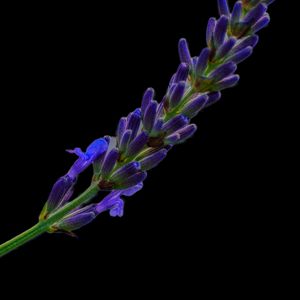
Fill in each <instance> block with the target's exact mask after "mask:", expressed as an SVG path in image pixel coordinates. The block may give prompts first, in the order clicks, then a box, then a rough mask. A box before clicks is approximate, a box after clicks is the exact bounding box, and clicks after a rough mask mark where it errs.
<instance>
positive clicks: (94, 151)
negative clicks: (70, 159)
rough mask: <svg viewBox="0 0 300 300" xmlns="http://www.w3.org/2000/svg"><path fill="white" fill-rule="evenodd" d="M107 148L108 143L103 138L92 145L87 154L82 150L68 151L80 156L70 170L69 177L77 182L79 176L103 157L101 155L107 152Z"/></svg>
mask: <svg viewBox="0 0 300 300" xmlns="http://www.w3.org/2000/svg"><path fill="white" fill-rule="evenodd" d="M107 148H108V144H107V141H106V140H105V139H104V138H101V139H97V140H95V141H94V142H93V143H91V144H90V145H89V146H88V148H87V149H86V151H85V152H83V151H82V150H81V149H80V148H75V149H74V150H67V152H69V153H73V154H76V155H77V156H78V159H77V160H76V161H75V163H74V164H73V166H72V167H71V168H70V170H69V172H68V174H67V175H68V176H69V177H70V178H72V179H74V180H75V179H76V178H77V177H78V175H79V174H80V173H81V172H83V171H84V170H85V169H87V168H88V167H89V166H90V165H91V164H92V163H93V162H94V161H95V160H97V159H98V158H99V156H101V154H103V153H104V152H105V151H106V150H107Z"/></svg>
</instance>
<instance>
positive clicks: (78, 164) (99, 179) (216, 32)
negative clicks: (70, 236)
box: [40, 0, 274, 233]
mask: <svg viewBox="0 0 300 300" xmlns="http://www.w3.org/2000/svg"><path fill="white" fill-rule="evenodd" d="M272 2H274V0H261V1H260V0H242V1H237V2H236V3H235V4H234V6H233V9H232V10H231V11H230V9H229V6H228V3H227V1H226V0H218V8H219V14H220V17H219V18H218V19H216V18H210V19H209V21H208V25H207V32H206V42H207V47H206V48H204V49H203V50H202V51H201V52H200V54H199V56H196V57H192V56H191V54H190V51H189V47H188V44H187V41H186V40H185V39H181V40H180V41H179V57H180V61H181V63H180V65H179V67H178V69H177V71H176V73H175V74H174V75H173V77H172V78H171V80H170V83H169V86H168V88H167V91H166V94H165V96H164V97H163V99H162V101H160V102H158V101H156V100H155V93H154V90H153V89H152V88H149V89H147V90H146V91H145V93H144V96H143V99H142V103H141V107H140V108H137V109H136V110H134V111H133V112H131V113H130V114H129V115H128V116H127V117H123V118H121V119H120V121H119V124H118V127H117V130H116V136H115V137H110V136H106V137H104V138H100V139H97V140H95V141H94V142H93V143H91V144H90V146H89V147H88V148H87V149H86V151H85V152H84V151H82V150H81V149H80V148H75V149H74V150H68V152H70V153H72V154H75V155H77V157H78V158H77V160H76V161H75V163H74V164H73V166H72V167H71V168H70V170H69V171H68V172H67V174H65V175H64V176H62V177H61V178H59V179H58V180H57V182H56V183H55V184H54V186H53V188H52V191H51V193H50V195H49V198H48V200H47V202H46V204H45V206H44V208H43V210H42V212H41V215H40V221H43V220H47V219H48V218H50V217H51V215H53V214H55V213H56V212H57V211H59V210H60V209H61V208H63V207H64V206H65V205H66V204H67V203H69V202H70V201H72V200H71V199H72V194H73V189H74V186H75V184H76V181H77V179H78V176H79V175H80V174H81V173H82V172H83V171H84V170H86V169H87V168H88V167H90V166H93V169H94V174H93V178H92V185H93V186H97V189H98V191H108V192H109V193H108V195H107V196H105V197H104V199H102V200H101V201H100V202H98V203H93V204H88V203H87V204H86V205H85V206H84V205H79V206H78V207H76V208H75V209H73V210H71V211H70V212H68V213H67V214H65V215H64V216H62V218H61V219H59V220H58V221H56V222H55V223H54V224H52V225H51V227H50V228H49V230H48V231H49V232H67V233H71V232H72V231H74V230H76V229H78V228H80V227H82V226H84V225H86V224H88V223H90V222H91V221H92V220H94V219H95V218H96V217H97V215H99V214H100V213H102V212H104V211H109V213H110V215H111V216H113V217H115V216H119V217H121V216H123V212H124V201H123V199H122V197H123V196H126V197H129V196H132V195H133V194H135V193H136V192H138V191H139V190H140V189H141V188H142V187H143V181H144V180H145V179H146V177H147V172H148V171H149V170H151V169H152V168H154V167H156V166H157V165H158V164H159V163H160V162H161V161H162V160H164V158H165V157H166V156H167V153H168V151H170V150H171V149H172V148H173V147H174V146H175V145H177V144H181V143H183V142H185V141H186V140H187V139H189V138H190V137H192V136H193V134H194V133H195V131H196V130H197V126H196V125H195V124H193V123H192V119H193V118H194V117H195V116H197V115H198V113H199V112H200V111H201V110H203V109H204V108H205V107H208V106H209V105H211V104H213V103H215V102H217V101H218V100H219V99H220V98H221V91H222V90H224V89H227V88H230V87H233V86H235V85H236V84H237V82H238V81H239V76H238V75H237V74H235V72H236V70H237V65H238V64H239V63H241V62H242V61H244V60H245V59H246V58H248V57H249V56H250V55H251V54H252V51H253V48H254V47H255V46H256V44H257V43H258V39H259V38H258V36H257V32H258V31H259V30H261V29H262V28H264V27H265V26H267V25H268V23H269V21H270V18H269V15H268V13H267V8H268V5H269V4H271V3H272ZM96 195H97V197H98V193H96Z"/></svg>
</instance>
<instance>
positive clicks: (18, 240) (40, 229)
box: [0, 185, 99, 257]
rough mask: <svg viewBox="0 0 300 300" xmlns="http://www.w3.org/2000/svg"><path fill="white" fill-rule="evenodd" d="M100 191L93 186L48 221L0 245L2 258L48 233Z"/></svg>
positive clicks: (41, 222)
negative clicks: (53, 226)
mask: <svg viewBox="0 0 300 300" xmlns="http://www.w3.org/2000/svg"><path fill="white" fill-rule="evenodd" d="M98 191H99V188H98V187H97V185H91V186H90V187H89V188H88V189H86V190H85V191H84V192H83V193H82V194H81V195H79V196H78V197H77V198H75V199H74V200H73V201H71V202H69V203H68V204H66V205H65V206H63V207H62V208H61V209H59V210H58V211H57V212H55V213H53V214H52V215H51V216H50V217H49V218H48V219H46V220H42V221H40V222H39V223H37V224H36V225H34V226H33V227H31V228H29V229H28V230H26V231H24V232H22V233H21V234H19V235H17V236H16V237H14V238H12V239H11V240H9V241H7V242H5V243H3V244H2V245H0V257H2V256H4V255H5V254H7V253H9V252H11V251H13V250H15V249H17V248H18V247H20V246H22V245H24V244H26V243H27V242H29V241H30V240H32V239H34V238H36V237H38V236H39V235H41V234H43V233H45V232H47V231H48V230H49V229H50V227H51V226H52V225H53V224H55V223H56V222H57V221H59V220H60V219H62V218H63V217H64V216H65V215H67V214H68V213H69V212H70V211H72V210H73V209H75V208H76V207H78V206H80V205H82V204H84V203H87V202H88V201H90V200H91V199H92V198H93V197H94V196H96V195H97V193H98Z"/></svg>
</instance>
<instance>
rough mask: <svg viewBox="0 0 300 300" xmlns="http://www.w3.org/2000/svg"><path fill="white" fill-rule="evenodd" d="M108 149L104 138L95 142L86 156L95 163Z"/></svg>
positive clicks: (87, 150) (88, 149) (88, 148)
mask: <svg viewBox="0 0 300 300" xmlns="http://www.w3.org/2000/svg"><path fill="white" fill-rule="evenodd" d="M107 148H108V144H107V141H106V140H105V139H104V138H101V139H97V140H95V141H93V142H92V143H91V144H90V145H89V146H88V147H87V149H86V152H85V154H86V156H87V157H88V158H89V159H90V160H92V161H94V160H95V159H97V158H98V157H99V156H100V155H101V154H102V153H104V152H105V151H106V150H107Z"/></svg>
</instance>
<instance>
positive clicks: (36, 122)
mask: <svg viewBox="0 0 300 300" xmlns="http://www.w3.org/2000/svg"><path fill="white" fill-rule="evenodd" d="M285 3H287V2H285ZM282 4H283V1H277V3H275V4H273V5H272V7H271V8H270V14H271V16H272V22H271V25H270V26H269V27H268V28H267V29H265V30H263V31H262V32H261V33H260V37H261V40H260V43H259V45H258V46H257V48H256V49H255V53H254V55H253V56H252V57H251V58H250V59H248V60H247V61H246V62H244V63H243V64H241V65H240V67H239V71H238V73H239V74H240V75H241V81H240V83H239V85H238V86H237V87H235V88H234V89H230V90H226V91H225V92H224V93H223V97H222V100H221V101H220V102H219V103H218V104H216V105H214V106H212V107H210V108H208V109H206V110H205V111H203V112H202V113H201V114H200V115H199V116H198V117H197V118H196V120H195V122H196V123H197V124H198V127H199V130H198V132H197V133H196V135H195V137H194V138H193V139H191V140H189V141H188V142H187V143H186V144H184V145H181V146H178V147H176V148H175V149H174V150H173V151H171V152H170V153H169V155H168V158H167V159H166V160H165V161H164V162H163V163H162V164H161V165H160V166H159V167H158V168H157V169H155V170H152V171H151V172H150V173H149V176H148V179H147V180H146V182H145V186H144V189H143V190H142V191H141V192H139V193H138V194H136V195H135V196H134V197H132V198H129V199H128V200H127V201H126V206H125V215H124V217H123V218H111V217H109V216H108V214H107V213H104V214H103V215H101V216H99V217H98V218H97V220H96V221H95V222H94V223H92V224H90V225H89V226H87V227H85V228H83V229H81V230H79V231H78V232H77V234H78V236H79V238H78V239H74V238H70V237H67V236H63V235H59V234H57V235H49V234H45V235H43V236H41V237H40V238H38V239H36V240H35V241H32V242H30V243H29V244H27V245H25V246H23V247H22V248H21V249H19V250H17V251H15V252H12V253H11V254H9V255H7V256H6V257H4V258H2V259H1V263H0V264H1V265H5V266H9V269H10V270H11V271H13V273H14V276H15V275H16V274H20V273H22V272H25V273H26V272H27V271H29V270H30V271H32V272H33V273H34V274H37V276H38V274H43V276H46V278H47V274H49V273H51V274H55V275H53V278H52V279H51V280H53V281H54V282H55V283H56V284H60V285H62V286H63V285H64V284H66V282H67V281H68V280H69V279H71V280H72V282H73V284H75V285H76V284H77V283H78V282H79V278H81V277H84V278H91V276H90V275H89V274H90V273H89V272H91V271H92V270H98V271H97V273H98V275H97V278H96V280H95V282H99V286H100V285H101V286H102V288H103V291H106V290H108V291H109V290H111V288H110V286H113V288H112V289H113V291H117V290H118V289H122V288H121V287H120V284H121V283H122V282H123V281H126V280H128V282H129V284H128V286H129V288H130V287H132V288H133V289H135V286H139V287H141V286H144V287H145V291H147V292H151V291H156V290H157V289H158V287H160V286H162V287H164V289H165V290H168V289H169V288H170V289H173V290H174V286H175V285H176V286H177V289H178V290H179V289H180V288H182V289H185V288H186V289H188V290H190V291H195V292H196V291H197V289H198V287H199V284H200V282H202V284H204V285H209V286H210V285H212V286H213V285H214V282H215V281H216V280H218V278H219V277H221V278H222V277H227V276H228V274H229V273H235V274H236V275H238V274H242V273H243V272H247V270H249V271H250V270H252V271H253V270H254V269H255V268H256V267H257V265H256V264H257V261H258V260H259V261H263V262H264V263H263V264H260V265H259V268H260V270H261V271H262V272H264V270H265V268H266V269H267V268H268V269H269V268H272V266H271V265H272V264H271V260H272V251H271V250H270V248H269V247H268V244H270V243H271V242H272V243H273V238H274V236H276V235H277V234H279V232H280V215H278V208H279V207H280V202H279V201H278V200H276V199H274V197H273V196H272V195H271V193H272V194H273V193H274V192H275V194H276V193H279V192H280V186H279V185H277V184H276V183H275V181H273V180H272V178H275V177H276V172H277V170H278V167H279V164H280V161H279V159H278V157H277V158H276V155H275V154H274V151H276V150H277V148H276V147H277V143H279V142H278V141H277V138H276V139H275V134H276V136H281V135H282V134H283V133H282V132H281V130H283V129H281V125H280V123H281V122H282V118H283V117H282V116H281V117H280V116H279V113H278V112H279V111H280V110H281V107H282V102H283V99H284V97H285V93H286V89H285V88H284V83H283V80H284V78H283V77H282V76H281V74H282V73H283V72H285V71H286V70H285V68H286V66H285V65H284V64H283V63H282V61H279V62H278V58H279V57H280V56H281V57H282V56H283V55H286V54H284V51H286V53H287V52H288V50H287V49H286V48H284V46H283V45H282V43H280V38H281V37H282V36H283V32H282V29H283V28H282V23H281V21H282V18H284V17H285V16H286V15H287V13H288V10H289V7H288V5H287V6H285V7H284V6H283V5H282ZM7 15H8V17H7V21H6V22H5V24H4V26H3V28H2V31H3V37H2V47H1V48H2V50H3V52H2V56H1V57H2V58H1V60H2V63H1V65H2V67H1V73H2V91H1V98H2V101H1V103H2V105H1V107H2V108H1V115H2V117H1V148H2V149H1V152H2V153H1V160H2V162H1V171H2V174H5V176H3V177H2V179H1V193H2V196H1V206H0V242H2V241H3V242H4V241H5V240H7V239H9V238H10V237H12V236H14V235H16V234H18V233H20V232H21V231H23V230H25V229H27V228H28V227H30V226H32V225H33V224H34V222H35V221H36V220H37V216H38V214H39V212H40V210H41V208H42V206H43V204H44V201H45V199H46V198H47V195H48V193H49V190H50V188H51V185H52V184H53V183H54V182H55V180H56V179H57V178H58V177H59V176H61V175H62V174H64V173H65V172H66V171H67V170H68V168H69V166H70V165H71V163H72V162H73V160H74V157H72V156H71V155H69V154H67V153H65V152H64V149H69V148H74V147H77V146H79V147H82V148H85V147H86V146H87V145H88V144H89V143H90V142H91V141H92V140H93V139H95V138H97V137H101V136H103V135H106V134H109V135H113V134H114V131H115V128H116V125H117V122H118V120H119V118H120V117H121V116H125V115H127V113H128V112H129V111H132V110H134V109H135V108H136V107H138V106H139V105H140V100H141V96H142V94H143V91H144V90H145V89H146V88H147V87H149V86H151V87H154V88H155V90H156V95H157V99H158V100H160V99H161V98H162V96H163V95H164V92H165V90H166V87H167V84H168V80H169V78H170V76H171V75H172V74H173V72H174V71H175V70H176V68H177V65H178V61H179V59H178V56H177V42H178V40H179V38H181V37H186V38H187V39H188V41H189V44H190V48H191V52H192V54H193V55H198V54H199V52H200V50H201V48H202V47H204V46H205V43H204V42H205V27H206V23H207V19H208V18H209V17H210V16H217V9H216V4H215V3H214V1H208V0H207V1H198V4H193V3H191V4H188V3H186V4H180V5H175V4H173V5H170V6H169V7H168V9H166V8H164V7H163V6H162V5H160V4H154V3H152V4H151V5H148V6H147V5H146V4H145V3H141V4H129V3H126V5H120V4H116V3H111V5H108V6H107V7H104V6H103V7H101V6H93V5H90V4H84V5H83V4H79V5H76V4H70V5H69V6H68V7H60V6H59V5H55V6H54V5H51V6H49V7H37V6H34V7H28V6H26V7H15V8H13V9H12V10H11V11H8V12H7ZM285 34H288V32H285ZM278 139H279V138H278ZM88 179H89V178H88V175H87V177H85V176H84V178H81V180H80V183H79V184H80V187H82V188H83V187H84V186H85V185H86V184H87V183H88ZM260 273H261V272H260ZM150 274H153V275H151V276H150ZM237 277H238V276H237ZM7 278H8V280H10V279H9V278H10V277H7ZM11 278H13V277H11ZM62 278H63V279H62ZM93 278H94V276H93ZM204 278H205V279H204ZM169 280H171V283H167V282H168V281H169ZM185 280H187V281H188V282H189V283H188V284H184V283H183V282H184V281H185ZM258 283H259V282H258ZM111 291H112V290H111ZM141 298H142V299H143V297H141Z"/></svg>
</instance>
